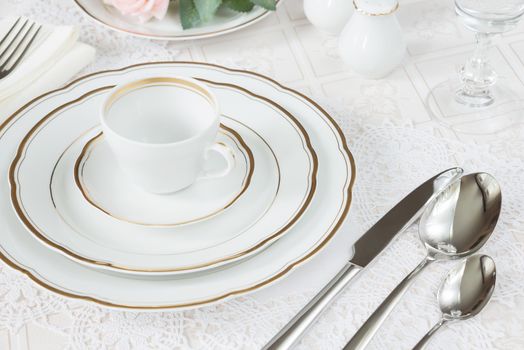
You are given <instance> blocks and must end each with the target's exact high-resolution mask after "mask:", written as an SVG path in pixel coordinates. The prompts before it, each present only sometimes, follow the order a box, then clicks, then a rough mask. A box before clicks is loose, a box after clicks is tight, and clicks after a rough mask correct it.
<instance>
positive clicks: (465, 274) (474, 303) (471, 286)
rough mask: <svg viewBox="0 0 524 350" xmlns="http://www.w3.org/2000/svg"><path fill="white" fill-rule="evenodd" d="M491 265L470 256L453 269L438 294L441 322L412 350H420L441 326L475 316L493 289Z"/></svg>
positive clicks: (484, 258)
mask: <svg viewBox="0 0 524 350" xmlns="http://www.w3.org/2000/svg"><path fill="white" fill-rule="evenodd" d="M495 280H496V268H495V262H494V261H493V259H491V258H490V257H489V256H487V255H474V256H471V257H469V258H467V259H466V260H464V261H463V262H461V263H460V264H458V266H456V267H455V268H453V269H452V270H451V271H450V272H449V273H448V276H447V277H446V279H445V280H444V282H442V285H441V286H440V288H439V291H438V295H437V298H438V303H439V306H440V311H442V318H441V319H440V321H439V322H438V323H437V324H436V325H435V326H433V328H431V329H430V330H429V332H427V333H426V335H425V336H424V337H423V338H422V339H420V341H419V342H418V343H417V345H415V347H414V348H413V350H422V349H423V348H424V347H425V346H426V344H427V343H428V341H429V339H430V338H431V336H432V335H433V334H435V332H436V331H437V330H439V329H440V327H442V326H443V325H445V324H446V323H448V322H451V321H460V320H465V319H467V318H470V317H473V316H475V315H477V314H478V313H479V312H480V311H481V310H482V309H483V308H484V306H486V304H487V303H488V301H489V299H490V298H491V295H492V294H493V290H494V289H495Z"/></svg>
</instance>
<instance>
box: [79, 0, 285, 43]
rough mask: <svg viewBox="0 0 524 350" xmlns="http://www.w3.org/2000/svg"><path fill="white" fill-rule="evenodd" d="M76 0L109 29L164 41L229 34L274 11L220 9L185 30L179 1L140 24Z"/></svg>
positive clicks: (91, 0) (92, 1)
mask: <svg viewBox="0 0 524 350" xmlns="http://www.w3.org/2000/svg"><path fill="white" fill-rule="evenodd" d="M74 1H75V3H76V4H77V5H78V7H79V8H80V10H81V11H82V12H84V13H85V14H86V15H87V16H89V17H90V18H91V19H93V20H95V21H96V22H98V23H100V24H103V25H105V26H106V27H108V28H110V29H113V30H116V31H119V32H122V33H126V34H131V35H134V36H139V37H144V38H150V39H161V40H192V39H203V38H210V37H214V36H217V35H222V34H227V33H230V32H234V31H236V30H239V29H242V28H245V27H247V26H249V25H252V24H254V23H256V22H258V21H260V20H261V19H263V18H264V17H266V16H268V15H269V14H270V13H271V11H268V10H265V9H263V8H261V7H258V6H255V7H254V8H253V10H251V11H250V12H248V13H240V12H236V11H232V10H228V9H227V8H220V9H219V10H218V12H217V13H216V15H215V16H214V17H213V19H211V20H210V21H209V22H208V23H206V24H204V25H202V26H200V27H195V28H190V29H185V30H183V29H182V25H181V24H180V18H179V13H178V2H177V1H176V2H175V1H173V2H171V4H170V7H169V9H168V12H167V14H166V17H165V18H164V19H162V20H155V19H153V20H151V21H149V22H146V23H138V21H137V20H136V19H133V18H129V17H125V16H123V15H121V14H120V13H119V12H118V10H117V9H116V8H114V7H112V6H109V5H106V4H104V2H103V1H102V0H74ZM277 3H278V2H277Z"/></svg>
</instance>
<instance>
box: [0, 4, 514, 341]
mask: <svg viewBox="0 0 524 350" xmlns="http://www.w3.org/2000/svg"><path fill="white" fill-rule="evenodd" d="M7 13H14V14H16V15H26V16H30V17H32V18H34V19H36V20H39V21H44V22H49V23H54V24H58V23H63V24H78V25H79V27H80V29H81V35H80V39H81V40H82V41H84V42H86V43H89V44H90V45H93V46H95V47H96V48H97V49H98V56H97V58H96V61H95V63H94V64H92V65H91V66H89V67H88V68H87V70H86V71H85V72H83V73H87V72H92V71H96V70H100V69H107V68H111V67H120V66H124V65H128V64H132V63H137V62H143V61H153V60H196V61H207V62H215V63H218V64H222V65H226V66H229V67H241V68H244V69H250V70H254V71H257V72H260V73H262V74H265V75H268V76H271V77H273V78H275V79H277V80H278V81H280V82H282V83H284V84H287V85H289V86H290V87H293V88H296V89H298V90H301V91H303V92H305V93H306V94H308V95H310V96H312V97H313V98H315V99H317V100H318V101H319V102H320V103H321V104H323V105H324V106H325V107H326V108H327V109H328V110H329V111H331V112H332V113H333V115H334V116H335V117H336V118H337V120H338V121H339V123H340V124H341V126H342V128H343V129H344V131H345V133H346V135H347V137H348V140H349V143H350V145H351V150H352V152H353V153H354V155H355V157H356V161H357V183H356V188H355V193H354V201H353V205H352V208H351V212H350V215H349V218H348V220H347V223H346V225H345V226H344V228H343V229H342V230H341V231H340V232H339V233H338V234H337V236H336V238H335V239H334V240H333V242H332V243H331V244H330V245H329V246H328V247H327V248H326V249H325V250H324V251H322V252H321V253H320V254H319V255H318V256H317V257H315V258H314V259H312V260H311V261H310V262H308V263H307V264H305V265H304V266H302V267H300V268H299V269H297V270H296V271H295V272H293V273H292V274H291V275H290V276H288V277H287V278H286V279H285V280H282V281H280V282H279V283H277V284H275V285H273V286H271V287H269V288H267V289H264V290H262V291H259V292H256V293H254V294H251V295H249V296H244V297H239V298H236V299H234V300H232V301H229V302H226V303H221V304H218V305H214V306H209V307H203V308H201V309H197V310H192V311H186V312H166V313H154V314H148V313H132V312H122V311H115V310H109V309H105V308H103V307H100V306H98V305H94V304H89V303H84V302H79V301H75V300H67V299H64V298H62V297H60V296H58V295H55V294H53V293H51V292H48V291H46V290H44V289H42V288H40V287H38V286H36V285H35V284H34V283H32V282H31V281H30V280H29V279H28V278H26V277H25V276H23V275H22V274H20V273H18V272H17V271H14V270H12V269H11V268H9V267H7V266H5V265H3V264H1V263H0V349H13V350H14V349H31V350H35V349H178V348H181V349H185V348H194V349H236V348H239V349H258V348H260V347H261V346H262V345H263V344H264V343H265V342H266V341H267V340H269V339H270V338H271V336H272V335H274V334H275V333H276V332H277V330H278V329H279V328H280V327H282V326H283V325H284V324H285V323H286V321H287V320H288V319H290V318H291V317H292V315H293V314H294V313H295V312H297V311H298V310H299V309H300V308H301V307H302V306H303V305H304V304H305V303H306V302H307V301H308V300H309V299H310V298H311V297H312V296H313V295H314V293H315V292H316V291H317V290H318V289H319V288H320V287H321V286H322V284H324V283H325V282H326V281H327V280H328V279H329V278H330V277H331V276H332V275H333V274H334V273H335V272H336V271H337V270H338V268H340V267H341V266H342V265H343V264H344V262H345V261H346V259H347V258H348V256H349V244H350V243H351V240H352V237H355V236H357V235H358V234H360V233H362V232H364V231H365V229H366V228H368V227H369V226H370V225H371V224H372V223H373V222H374V221H376V220H377V219H378V218H379V217H380V216H381V215H382V214H383V213H385V211H386V210H387V209H388V208H389V207H391V206H392V205H393V204H394V203H395V202H396V201H398V200H399V199H400V198H402V197H403V195H404V194H406V193H407V192H408V191H409V190H410V189H412V188H413V187H414V186H416V185H417V184H419V183H420V182H421V181H423V180H424V179H426V178H428V177H429V176H431V175H433V174H434V173H436V172H437V171H440V170H442V169H445V168H447V167H450V166H454V165H461V166H463V167H464V168H466V169H467V170H469V171H476V170H482V171H488V172H491V173H492V174H493V175H495V176H496V177H497V179H498V180H499V182H500V183H501V185H502V189H503V195H504V200H503V201H504V205H503V213H502V215H501V218H500V221H499V224H498V226H497V229H496V231H495V233H494V235H493V238H492V239H491V240H490V241H489V242H488V244H487V245H486V247H485V248H484V249H483V250H482V252H484V253H487V254H489V255H491V256H492V257H493V258H494V259H495V261H496V264H497V272H498V276H497V279H498V281H497V287H496V290H495V293H494V295H493V299H492V301H491V303H490V304H489V305H488V306H487V308H486V309H485V311H484V312H483V313H482V314H481V315H479V316H478V317H476V318H474V319H471V320H468V321H464V322H461V323H457V324H453V325H451V326H449V327H448V328H446V329H444V330H442V331H441V332H440V333H439V334H437V335H436V336H435V338H434V341H433V342H432V343H431V345H430V349H446V350H453V349H512V350H515V349H524V205H523V204H522V203H523V201H524V185H523V181H524V175H523V174H524V111H523V116H522V118H520V119H519V118H517V119H508V118H500V117H491V118H487V119H483V120H480V121H479V120H475V118H474V117H472V116H471V115H468V114H460V115H455V116H453V117H448V118H435V117H431V115H430V114H429V113H428V112H427V110H426V108H425V107H424V99H425V96H426V95H427V93H428V91H429V88H430V87H431V86H434V85H435V84H436V83H438V82H439V81H442V80H443V79H445V78H446V77H447V76H450V75H453V74H455V71H456V66H457V65H458V64H460V63H462V62H463V61H464V59H465V55H467V54H468V53H469V52H470V51H471V50H472V48H473V46H472V42H473V36H472V34H471V33H469V32H467V31H466V30H465V29H463V27H462V25H461V24H460V23H459V22H458V21H457V20H456V18H455V15H454V12H453V6H452V3H451V1H449V0H438V1H435V0H422V1H413V0H412V1H408V0H405V1H401V9H400V11H399V13H398V16H399V19H400V22H401V25H402V26H403V29H404V31H405V34H406V38H407V40H408V56H407V57H406V60H405V63H404V65H403V66H402V67H400V68H398V69H397V70H396V71H395V72H394V73H393V74H391V75H390V76H389V77H387V78H386V79H384V80H378V81H372V80H365V79H362V78H360V77H358V76H356V75H355V74H354V73H352V72H351V70H349V69H348V68H347V67H345V66H344V65H343V64H342V62H341V61H340V59H339V58H338V54H337V48H336V43H337V40H336V38H334V37H329V36H326V35H323V34H321V33H319V32H318V31H316V30H315V28H314V27H313V26H311V25H310V24H309V23H308V21H307V20H306V19H305V17H304V14H303V12H302V2H301V1H300V0H285V1H283V4H282V5H281V6H280V7H279V9H278V11H277V13H276V14H273V15H271V16H269V17H268V18H266V19H265V20H263V21H262V22H261V23H258V24H256V25H254V26H253V27H250V28H248V29H245V30H242V31H240V32H238V33H234V34H231V35H226V36H222V37H218V38H213V39H209V40H202V41H193V42H185V43H180V42H157V41H149V40H144V39H137V38H133V37H129V36H125V35H123V34H119V33H116V32H113V31H110V30H108V29H106V28H103V27H101V26H100V25H98V24H95V23H93V22H91V21H90V20H89V19H87V18H86V17H85V16H84V15H83V14H82V13H81V12H80V11H79V10H78V8H77V7H76V6H75V4H74V3H73V1H72V0H39V1H36V0H1V1H0V16H3V15H4V14H7ZM490 55H491V58H492V62H493V63H494V65H495V66H496V68H497V70H498V71H499V73H500V74H501V75H502V76H504V77H505V78H506V79H509V81H511V83H512V84H513V86H515V87H517V88H518V89H519V90H520V91H521V92H522V93H524V26H520V27H519V28H518V29H516V30H514V31H512V32H510V33H507V34H506V35H504V37H503V38H501V39H500V40H499V41H498V42H497V46H496V48H494V49H493V50H491V52H490ZM416 232H417V230H416V227H413V228H412V229H410V230H409V231H408V232H406V233H405V234H403V235H401V236H400V237H399V239H398V240H396V241H395V242H394V243H393V244H392V246H391V247H390V248H388V249H387V251H386V252H385V253H384V254H383V256H381V258H380V259H379V260H378V261H377V263H376V264H374V265H373V266H371V268H370V269H369V270H368V271H366V273H365V274H364V275H362V276H361V278H360V279H359V280H358V281H357V282H356V283H354V284H352V286H351V287H350V288H349V289H348V290H347V291H346V292H344V293H343V295H342V296H341V297H340V298H339V299H338V301H337V302H336V303H335V304H334V305H333V306H332V307H331V308H330V310H329V311H328V312H326V313H325V314H324V315H323V316H322V317H321V319H320V320H319V322H318V323H317V324H316V325H315V326H314V327H313V329H312V330H311V331H310V332H309V333H308V335H307V336H306V337H305V338H304V339H303V341H302V342H301V344H300V346H299V348H301V349H338V348H340V347H341V346H342V345H343V344H344V343H345V342H346V341H347V340H348V339H349V338H350V337H351V335H352V334H353V333H354V332H355V330H356V329H357V327H358V326H359V325H360V324H361V323H362V322H363V321H364V320H365V318H366V317H367V315H369V313H370V312H371V311H372V310H373V309H374V308H375V307H376V306H377V305H378V304H379V303H380V301H381V300H382V299H383V298H384V297H385V296H386V295H387V293H388V292H389V291H390V290H391V289H392V288H393V287H394V286H395V284H396V283H398V282H399V281H400V280H401V279H402V278H403V276H404V275H405V274H406V273H408V272H409V271H410V270H411V269H412V268H413V267H414V266H416V265H417V263H418V261H419V260H420V259H421V258H422V257H423V255H424V251H423V248H422V246H421V244H420V243H419V241H418V238H417V234H416ZM452 266H453V263H442V264H435V265H433V266H432V267H430V268H429V269H428V270H427V271H426V272H425V273H424V274H423V276H422V277H421V278H420V279H419V280H418V281H417V282H416V283H415V285H414V287H413V288H412V289H411V290H410V291H409V292H408V293H407V295H406V296H405V298H404V299H403V301H402V302H401V304H400V305H399V306H398V307H397V309H396V311H395V312H394V315H392V316H391V318H390V319H389V320H388V321H387V322H386V323H385V324H384V326H383V328H382V329H381V330H380V333H379V335H378V336H377V337H376V338H375V339H374V341H373V343H372V345H371V346H370V349H404V348H405V349H408V348H411V346H413V345H414V344H415V343H416V341H417V340H418V338H419V337H420V336H421V335H422V334H423V333H425V331H426V330H427V329H428V328H429V327H430V326H431V325H432V324H433V323H434V322H436V321H437V320H438V317H439V311H438V307H437V303H436V299H435V295H436V291H437V288H438V285H439V284H440V281H441V280H442V278H443V276H444V275H445V274H446V272H447V271H448V269H449V268H451V267H452Z"/></svg>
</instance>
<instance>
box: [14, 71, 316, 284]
mask: <svg viewBox="0 0 524 350" xmlns="http://www.w3.org/2000/svg"><path fill="white" fill-rule="evenodd" d="M206 82H207V84H208V85H209V87H210V88H211V89H212V91H213V93H214V94H215V95H216V96H217V99H218V101H220V104H221V111H222V113H223V114H224V116H223V117H222V119H221V122H222V130H230V133H236V134H237V135H238V139H239V141H241V142H244V143H245V145H246V146H247V147H249V149H251V150H252V151H251V152H252V158H253V164H252V167H251V168H252V169H253V172H252V174H251V177H250V182H249V184H248V186H247V187H246V191H245V192H244V193H243V194H242V196H240V197H239V198H238V199H237V200H236V201H235V202H234V203H232V204H231V205H229V207H228V208H226V209H225V210H222V211H219V212H216V206H214V205H213V203H209V204H203V203H202V202H206V201H209V202H212V201H213V200H214V199H217V198H218V199H220V198H221V197H223V196H224V191H226V193H225V195H226V197H228V193H227V186H226V183H227V182H228V181H231V180H229V178H230V176H227V179H225V181H224V179H210V180H201V181H197V183H196V184H195V185H194V186H191V188H189V189H187V190H186V191H180V192H176V193H173V194H171V195H149V196H148V195H147V194H146V193H142V192H140V191H139V190H137V189H135V190H133V186H132V185H131V184H128V185H125V181H121V182H122V185H124V186H123V190H124V191H123V192H121V193H120V194H119V193H118V192H115V191H114V189H111V188H109V187H106V189H107V190H108V191H110V192H109V193H108V197H117V196H118V195H124V197H122V198H121V200H120V204H121V205H125V208H124V207H123V208H122V209H123V210H124V211H125V212H127V213H129V214H131V213H132V212H133V211H135V210H136V209H142V210H143V211H144V213H146V214H147V213H149V214H147V217H146V218H145V219H147V220H148V223H151V224H152V225H140V224H136V223H135V222H130V221H128V220H122V217H116V216H113V215H112V214H111V213H110V212H108V211H106V210H101V208H100V207H99V206H97V205H96V204H95V205H93V204H94V203H93V202H92V201H89V200H88V198H89V197H87V198H86V195H85V193H82V189H81V186H78V183H77V181H75V173H77V172H76V168H77V165H78V158H79V154H78V153H79V150H80V153H81V149H82V148H83V147H82V145H83V144H84V145H85V144H86V143H88V142H89V140H91V139H93V138H94V137H96V135H98V134H99V133H100V130H99V127H98V123H99V117H98V115H97V111H98V110H99V106H100V103H101V101H103V100H104V98H105V96H106V95H107V93H109V91H110V89H111V86H103V85H102V86H95V87H94V89H92V90H91V91H88V92H87V93H84V94H83V95H82V96H80V97H78V98H76V99H74V100H71V101H64V102H62V103H61V104H60V103H59V104H58V106H56V107H55V108H53V110H52V111H51V112H50V113H47V114H45V115H43V117H42V118H41V119H40V120H39V121H38V123H37V125H35V127H34V128H32V129H31V130H30V131H29V133H27V135H26V137H24V139H23V140H22V142H21V144H20V148H19V150H18V152H17V157H15V160H14V162H13V164H12V166H11V170H12V175H11V176H10V177H11V179H12V180H13V181H12V182H11V184H12V187H13V191H14V193H15V194H16V195H15V196H14V197H13V205H14V208H15V209H16V211H17V213H18V215H19V216H20V218H21V220H22V222H24V223H25V225H26V226H27V228H28V229H29V231H30V232H32V233H33V234H34V235H35V237H37V238H38V239H40V240H41V241H42V242H43V243H44V244H47V245H49V246H50V247H51V248H53V249H56V250H58V251H59V252H61V253H63V254H66V256H68V257H70V258H73V259H75V260H76V261H78V262H80V263H84V264H89V265H93V266H94V267H97V268H102V269H108V270H113V271H116V272H122V273H131V274H148V275H150V276H151V275H172V274H177V273H185V272H189V271H195V270H201V269H208V268H211V267H215V266H218V265H222V264H224V263H226V262H231V261H234V260H238V259H241V258H245V257H247V256H248V255H250V254H253V253H255V252H256V251H258V250H259V249H262V248H263V247H264V246H266V245H268V244H270V243H271V242H272V241H274V240H275V239H277V238H278V237H280V236H281V235H283V234H285V233H286V232H287V231H288V230H289V229H290V228H291V227H292V226H293V225H294V224H295V223H296V222H297V221H298V220H299V219H300V217H301V216H302V215H303V214H304V212H305V211H306V209H307V207H308V205H309V203H310V202H311V199H312V197H313V195H314V192H315V177H316V171H317V161H316V157H315V154H314V150H313V149H312V148H311V145H310V144H309V141H308V139H307V134H306V133H304V132H303V131H301V130H303V127H302V126H301V125H300V123H299V122H298V121H296V119H295V118H294V117H293V116H292V115H291V114H289V113H286V111H285V110H284V109H281V107H279V106H278V105H276V104H274V103H270V102H268V101H265V100H263V99H261V98H258V97H256V96H253V95H252V94H250V93H249V92H246V91H244V90H243V89H241V88H238V87H235V86H234V85H232V84H227V85H224V84H222V83H216V82H211V81H206ZM57 102H58V100H57ZM275 130H278V132H276V131H275ZM86 132H87V134H86ZM79 137H80V139H79ZM223 141H225V142H227V141H226V140H225V139H224V140H223ZM106 150H108V149H107V147H106ZM112 163H114V161H112ZM219 166H220V164H219ZM35 169H39V171H38V172H35V171H34V170H35ZM113 170H117V168H113ZM115 175H116V177H117V178H119V177H123V176H122V175H119V174H115ZM233 175H234V174H233ZM103 180H104V181H107V179H106V178H105V177H103ZM225 182H226V183H225ZM241 188H242V187H240V189H241ZM238 190H239V189H233V190H232V194H233V195H237V193H238ZM133 193H135V194H137V196H133ZM191 196H195V197H196V198H193V199H194V200H196V201H197V202H196V203H195V204H196V206H198V205H200V207H201V208H200V209H202V210H203V212H204V213H208V216H207V217H203V218H201V219H200V220H193V221H192V222H191V221H190V222H187V221H184V220H187V219H190V218H192V217H198V215H199V214H201V213H202V211H200V212H196V213H194V212H192V211H191V206H190V205H186V204H185V201H186V200H187V198H188V197H191ZM144 199H149V202H148V203H145V204H146V206H148V207H142V208H140V207H139V206H138V205H132V204H126V203H125V202H134V201H139V200H144ZM199 202H200V204H199ZM166 203H167V204H166ZM189 204H191V202H189ZM166 205H167V208H166V207H165V206H166ZM170 211H179V212H180V213H179V214H178V216H177V215H173V217H172V218H173V220H174V222H173V223H172V224H170V223H168V222H162V221H156V220H168V219H169V218H170ZM214 212H216V214H215V215H209V214H213V213H214ZM135 214H136V212H135ZM124 217H127V215H124ZM183 223H185V224H183Z"/></svg>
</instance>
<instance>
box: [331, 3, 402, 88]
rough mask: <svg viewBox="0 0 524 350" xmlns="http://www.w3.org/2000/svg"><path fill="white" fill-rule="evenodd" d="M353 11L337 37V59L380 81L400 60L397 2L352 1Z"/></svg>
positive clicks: (363, 74)
mask: <svg viewBox="0 0 524 350" xmlns="http://www.w3.org/2000/svg"><path fill="white" fill-rule="evenodd" d="M354 4H355V7H356V11H355V13H354V14H353V16H352V17H351V19H350V20H349V22H348V23H347V25H346V26H345V27H344V30H343V31H342V33H341V35H340V38H339V52H340V56H341V57H342V59H343V60H344V62H346V63H347V64H348V65H349V66H350V67H351V68H352V69H353V70H354V71H355V72H356V73H358V74H361V75H362V76H364V77H366V78H371V79H380V78H383V77H385V76H386V75H388V74H389V73H391V72H392V71H393V70H394V69H395V68H396V67H397V66H398V65H399V64H400V63H401V62H402V59H403V58H404V55H405V52H406V43H405V41H404V36H403V33H402V29H401V28H400V24H399V23H398V20H397V17H396V15H395V12H396V10H397V9H398V1H397V0H374V1H371V0H360V1H358V0H355V1H354Z"/></svg>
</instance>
